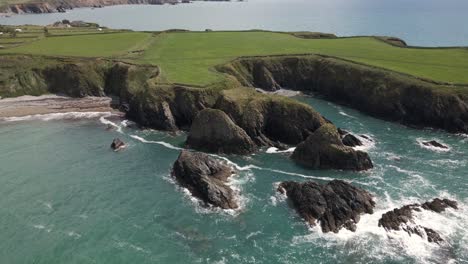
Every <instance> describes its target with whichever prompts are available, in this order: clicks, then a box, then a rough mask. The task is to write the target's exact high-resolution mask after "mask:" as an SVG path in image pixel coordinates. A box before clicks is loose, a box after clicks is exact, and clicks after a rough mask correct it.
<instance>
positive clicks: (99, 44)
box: [0, 32, 151, 57]
mask: <svg viewBox="0 0 468 264" xmlns="http://www.w3.org/2000/svg"><path fill="white" fill-rule="evenodd" d="M150 36H151V34H149V33H140V32H126V33H110V34H105V33H103V34H87V35H75V36H64V37H48V38H43V39H41V40H38V41H34V42H32V43H30V44H26V45H22V46H18V47H15V48H11V49H3V50H1V51H0V52H3V53H20V54H35V55H48V56H77V57H114V56H119V55H125V54H126V53H127V51H129V50H132V49H133V48H134V47H138V45H139V44H141V43H143V42H146V41H148V39H149V38H150ZM0 41H1V40H0Z"/></svg>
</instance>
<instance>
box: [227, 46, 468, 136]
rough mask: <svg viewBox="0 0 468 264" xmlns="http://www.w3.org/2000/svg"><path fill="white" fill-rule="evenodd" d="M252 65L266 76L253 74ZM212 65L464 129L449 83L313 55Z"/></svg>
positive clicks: (466, 105)
mask: <svg viewBox="0 0 468 264" xmlns="http://www.w3.org/2000/svg"><path fill="white" fill-rule="evenodd" d="M258 67H262V69H263V71H264V72H268V73H269V76H271V77H272V79H271V78H268V79H267V81H266V82H265V81H264V79H265V78H259V76H258V74H254V73H255V69H256V68H258ZM218 70H220V71H221V72H224V73H228V74H230V75H232V76H234V77H235V78H236V79H237V80H238V81H239V82H240V83H241V84H242V85H244V86H250V87H257V88H262V89H268V88H269V87H271V83H273V82H274V83H276V84H278V85H279V86H280V87H283V88H285V89H292V90H300V91H306V92H311V93H314V94H319V95H321V96H323V97H324V98H325V99H327V100H330V101H333V102H336V103H340V104H344V105H348V106H350V107H353V108H356V109H358V110H360V111H363V112H365V113H368V114H370V115H372V116H376V117H379V118H383V119H386V120H390V121H396V122H401V123H403V124H409V125H412V126H419V127H433V128H440V129H445V130H447V131H449V132H464V133H467V132H468V96H466V93H462V92H458V91H460V89H461V88H460V87H458V88H457V87H453V86H451V85H450V84H440V83H434V82H430V81H425V80H421V79H418V78H416V77H412V76H408V75H405V74H401V73H396V72H392V71H389V70H385V69H380V68H377V67H371V66H366V65H362V64H358V63H353V62H350V61H346V60H341V59H338V58H332V57H326V56H318V55H304V56H270V57H250V58H240V59H237V60H235V61H233V62H231V63H229V64H227V65H224V66H220V67H218ZM260 77H261V75H260Z"/></svg>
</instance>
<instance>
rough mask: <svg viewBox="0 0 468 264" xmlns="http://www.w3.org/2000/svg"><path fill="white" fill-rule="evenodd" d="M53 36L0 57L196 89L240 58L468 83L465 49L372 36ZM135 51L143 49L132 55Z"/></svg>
mask: <svg viewBox="0 0 468 264" xmlns="http://www.w3.org/2000/svg"><path fill="white" fill-rule="evenodd" d="M49 32H52V34H54V35H67V34H68V35H70V36H61V37H47V38H44V37H43V38H41V39H38V40H35V41H30V42H27V43H25V44H24V45H19V46H18V47H12V48H4V49H0V53H14V54H18V53H20V54H23V53H25V54H38V55H50V56H78V57H120V58H126V59H131V60H134V61H135V62H139V63H147V64H155V65H158V66H160V68H161V71H162V74H163V77H164V78H165V79H166V80H168V81H169V82H175V83H184V84H192V85H207V84H210V83H212V82H215V81H219V80H221V78H222V77H223V75H221V74H220V73H218V72H216V71H215V70H214V67H215V66H216V65H219V64H223V63H226V62H228V61H230V60H232V59H235V58H237V57H239V56H253V55H281V54H305V53H314V54H323V55H330V56H336V57H340V58H345V59H348V60H352V61H356V62H360V63H364V64H368V65H372V66H378V67H382V68H386V69H390V70H394V71H397V72H402V73H406V74H410V75H413V76H417V77H422V78H426V79H432V80H436V81H442V82H449V83H458V84H468V49H466V48H440V49H435V48H434V49H430V48H399V47H395V46H392V45H389V44H387V43H385V42H383V41H380V40H377V39H375V38H373V37H355V38H339V39H301V38H297V37H294V36H292V35H290V34H285V33H274V32H172V33H168V32H166V33H161V34H157V35H153V34H151V33H143V32H121V33H108V34H105V33H103V32H102V33H96V32H95V31H93V32H89V31H87V30H84V29H70V31H69V32H68V33H65V34H64V32H63V31H62V32H54V29H50V30H49ZM91 33H92V34H91ZM81 34H82V35H81ZM19 36H21V35H19ZM25 39H27V38H25ZM8 41H11V40H8ZM0 43H2V39H1V37H0ZM5 44H6V45H8V44H7V43H5ZM0 45H2V44H0ZM135 50H139V51H140V50H143V51H142V52H141V51H140V52H138V53H131V54H130V53H129V52H130V51H135ZM129 55H130V56H129Z"/></svg>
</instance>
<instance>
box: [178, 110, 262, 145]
mask: <svg viewBox="0 0 468 264" xmlns="http://www.w3.org/2000/svg"><path fill="white" fill-rule="evenodd" d="M187 146H189V147H191V148H194V149H197V150H203V151H208V152H214V153H225V154H249V153H252V152H254V151H255V150H256V149H257V147H256V145H255V143H254V142H253V141H252V140H251V138H250V137H249V135H247V133H246V132H245V131H244V130H243V129H242V128H241V127H239V126H238V125H236V124H235V123H234V122H233V121H232V120H231V118H230V117H229V116H228V115H227V114H226V113H224V112H223V111H221V110H217V109H209V108H207V109H204V110H202V111H200V112H199V113H198V115H197V116H196V117H195V120H194V121H193V123H192V127H191V128H190V133H189V135H188V137H187Z"/></svg>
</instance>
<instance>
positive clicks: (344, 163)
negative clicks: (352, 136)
mask: <svg viewBox="0 0 468 264" xmlns="http://www.w3.org/2000/svg"><path fill="white" fill-rule="evenodd" d="M291 157H292V159H293V160H295V161H296V162H297V163H299V164H301V165H303V166H306V167H309V168H314V169H342V170H356V171H360V170H367V169H370V168H372V167H373V165H372V161H371V159H370V157H369V155H368V154H367V153H366V152H363V151H357V150H354V149H353V148H351V147H348V146H345V145H344V144H343V142H341V139H340V135H339V133H338V130H337V128H336V127H335V126H334V125H332V124H325V125H323V126H321V127H320V128H319V129H317V130H316V131H315V132H314V133H313V134H312V135H310V136H309V137H308V138H307V139H306V140H305V141H304V142H302V143H301V144H299V145H298V146H297V148H296V150H294V152H293V154H292V156H291Z"/></svg>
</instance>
